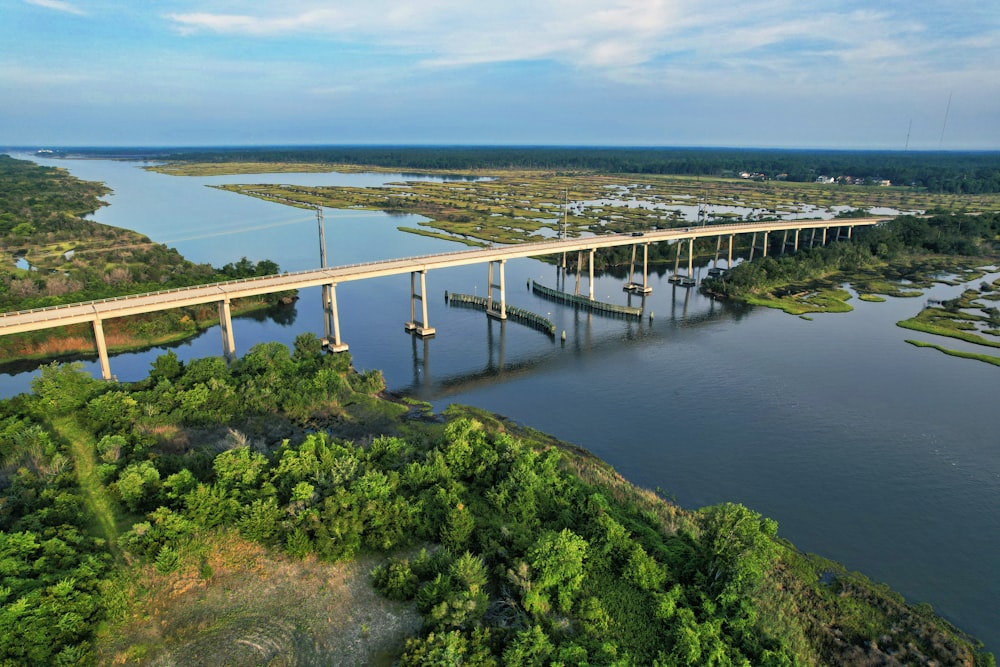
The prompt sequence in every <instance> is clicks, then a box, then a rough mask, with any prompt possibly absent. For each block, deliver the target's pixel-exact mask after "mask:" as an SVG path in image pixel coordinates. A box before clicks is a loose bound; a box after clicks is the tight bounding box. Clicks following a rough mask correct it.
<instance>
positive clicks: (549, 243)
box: [0, 219, 858, 320]
mask: <svg viewBox="0 0 1000 667" xmlns="http://www.w3.org/2000/svg"><path fill="white" fill-rule="evenodd" d="M857 221H858V219H843V220H838V219H832V220H821V219H816V220H794V221H784V220H781V221H769V222H774V223H777V224H785V223H807V224H808V223H830V225H829V226H830V227H837V226H843V225H849V224H851V223H852V222H853V223H856V222H857ZM838 222H839V223H841V224H840V225H838V224H837V223H838ZM760 224H762V223H756V222H739V223H733V222H728V223H720V224H713V225H696V226H692V227H685V228H681V227H674V228H669V229H661V230H655V231H654V232H653V233H654V234H655V233H656V232H679V233H681V234H684V233H690V232H691V231H693V230H705V229H709V228H711V229H716V230H720V231H723V230H736V229H740V228H745V227H748V226H756V225H760ZM763 224H769V223H763ZM817 226H821V225H817ZM593 236H594V237H595V238H600V237H601V236H621V237H631V238H635V239H636V242H637V243H641V241H640V240H639V239H641V238H644V237H645V235H643V237H633V235H632V233H631V232H621V233H616V234H606V235H602V234H594V235H593ZM585 238H590V237H578V238H576V239H573V240H574V241H580V240H583V239H585ZM567 240H568V239H555V240H546V241H537V242H534V243H527V244H524V243H520V244H514V245H502V246H500V247H487V248H476V249H471V250H453V251H450V252H437V253H430V254H426V255H415V256H411V257H396V258H389V259H378V260H372V261H368V262H354V263H351V264H340V265H338V266H331V267H327V268H325V269H323V268H316V269H304V270H302V271H292V272H288V271H286V272H284V273H279V274H274V275H269V276H254V277H252V278H235V279H233V280H223V281H220V282H214V283H203V284H200V285H187V286H185V287H174V288H172V289H166V290H156V291H153V292H141V293H138V294H123V295H121V296H112V297H106V298H104V299H92V300H89V301H77V302H75V303H62V304H58V305H55V306H42V307H41V308H29V309H26V310H14V311H9V312H5V313H0V320H2V319H4V318H7V317H15V316H22V315H30V314H35V313H52V312H56V311H59V310H63V309H67V308H81V307H86V306H98V305H100V304H105V303H115V302H117V301H123V300H125V299H137V298H147V297H156V296H167V295H170V294H180V293H183V292H193V291H196V290H205V289H211V288H219V289H220V290H221V289H222V288H223V287H225V286H227V285H233V286H235V285H246V284H250V283H254V282H260V281H275V280H277V279H280V278H284V277H288V278H289V282H295V280H294V279H295V278H301V277H305V276H309V275H315V274H318V273H323V272H325V271H335V270H338V269H353V268H358V267H362V266H372V267H375V266H384V265H387V264H393V263H399V262H405V263H414V262H420V261H421V260H433V259H438V258H443V257H458V256H460V255H474V254H478V253H482V252H483V251H484V250H494V251H495V250H499V249H503V248H509V249H515V248H523V247H524V246H526V245H535V244H537V245H538V246H546V247H554V248H557V247H558V246H559V245H560V244H561V243H564V242H566V241H567ZM543 254H544V253H543Z"/></svg>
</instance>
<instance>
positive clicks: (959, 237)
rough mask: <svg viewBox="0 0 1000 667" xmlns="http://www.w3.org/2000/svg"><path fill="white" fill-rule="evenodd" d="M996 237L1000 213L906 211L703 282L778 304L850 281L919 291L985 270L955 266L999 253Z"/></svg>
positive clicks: (895, 292) (894, 292) (863, 287)
mask: <svg viewBox="0 0 1000 667" xmlns="http://www.w3.org/2000/svg"><path fill="white" fill-rule="evenodd" d="M998 238H1000V215H998V214H996V213H992V214H983V215H974V216H973V215H961V214H952V215H937V216H933V217H930V218H916V217H911V216H900V217H898V218H895V219H894V220H892V221H891V222H888V223H885V224H882V225H879V226H877V227H867V228H864V229H857V230H855V234H854V236H853V239H851V240H850V241H838V242H835V243H833V244H830V245H829V246H823V247H816V248H809V249H805V250H802V251H800V252H798V253H796V254H794V255H784V256H778V257H775V256H774V255H769V256H767V257H761V258H760V259H756V260H754V261H752V262H743V263H741V264H739V265H737V266H735V267H733V268H732V269H731V270H729V271H727V272H726V273H725V274H723V275H722V276H721V277H719V278H709V279H706V280H705V283H704V284H705V288H706V289H707V290H709V291H710V292H712V293H714V294H717V295H720V296H725V297H730V298H737V299H741V300H744V301H747V302H750V303H759V304H762V305H771V306H776V307H785V305H786V304H788V302H789V301H790V300H791V301H796V300H799V299H797V297H798V296H806V297H811V296H812V295H813V294H814V293H815V292H816V291H817V290H818V289H821V288H824V287H836V286H839V285H841V284H843V283H844V282H850V283H851V284H852V286H853V287H854V288H855V289H856V290H857V291H858V292H860V293H862V294H866V295H875V294H884V295H887V296H919V295H920V292H919V291H918V288H920V287H923V286H929V285H930V284H931V283H932V281H934V280H941V278H939V277H938V276H939V274H941V273H942V272H946V271H947V272H949V273H955V272H959V273H962V275H961V280H962V281H966V280H972V279H975V277H976V276H977V275H982V274H981V271H979V270H963V269H960V268H959V269H956V268H955V266H956V264H961V263H962V262H963V261H975V262H976V263H977V264H979V265H982V264H985V263H988V262H989V261H992V260H991V259H989V258H996V257H997V256H1000V253H998V250H997V247H996V244H997V239H998ZM963 257H964V258H967V259H965V260H963V259H962V258H963ZM871 298H872V297H871V296H868V298H866V300H871ZM806 300H807V301H808V300H809V299H808V298H807V299H806ZM803 307H808V306H803ZM787 310H788V312H805V311H802V310H795V308H790V309H787ZM984 319H985V318H984ZM901 326H905V325H901Z"/></svg>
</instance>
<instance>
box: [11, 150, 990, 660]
mask: <svg viewBox="0 0 1000 667" xmlns="http://www.w3.org/2000/svg"><path fill="white" fill-rule="evenodd" d="M40 162H43V163H45V164H56V165H58V166H63V167H67V168H68V169H69V170H70V171H71V172H72V173H73V174H74V175H76V176H79V177H81V178H84V179H88V180H100V181H104V182H106V183H107V184H108V185H109V186H110V187H112V188H113V189H114V190H115V194H114V195H113V196H111V197H109V198H108V201H109V202H110V203H111V206H110V207H106V208H104V209H102V210H101V211H100V212H98V214H97V215H96V216H95V217H96V219H97V220H99V221H101V222H105V223H108V224H113V225H118V226H122V227H128V228H132V229H136V230H138V231H140V232H142V233H144V234H147V235H149V236H150V237H152V238H153V239H154V240H158V241H163V242H167V243H169V244H170V245H173V246H175V247H176V248H178V250H180V251H181V252H182V253H183V254H184V255H185V256H187V257H189V258H190V259H192V260H195V261H201V262H211V263H212V264H214V265H216V266H220V265H222V264H225V263H227V262H231V261H235V260H238V259H239V258H240V257H241V256H247V257H249V258H251V259H254V260H258V259H263V258H270V259H273V260H274V261H276V262H278V263H279V264H280V265H281V267H282V268H283V269H287V270H297V269H306V268H313V267H315V266H317V265H318V256H319V253H318V250H317V247H316V236H317V234H316V221H315V217H314V216H313V215H311V214H310V213H309V212H307V211H299V210H297V209H291V208H288V207H284V206H280V205H277V204H272V203H268V202H263V201H258V200H254V199H251V198H249V197H243V196H240V195H235V194H230V193H226V192H221V191H218V190H214V189H212V188H208V187H204V186H205V185H206V184H215V183H220V182H251V183H253V182H263V181H268V182H279V183H299V184H303V183H308V184H313V183H315V184H350V185H374V184H377V183H380V182H384V181H389V180H399V176H398V175H396V176H394V175H384V174H359V175H343V174H278V175H268V176H239V177H218V178H179V177H171V176H163V175H159V174H151V173H146V172H143V171H142V170H140V169H138V168H137V167H136V166H135V164H134V163H133V164H130V163H117V162H109V161H74V162H52V161H40ZM325 217H326V223H327V242H328V248H329V255H330V263H331V264H343V263H350V262H357V261H364V260H370V259H379V258H385V257H392V256H396V257H399V256H407V255H415V254H423V253H429V252H441V251H445V250H454V249H457V248H456V246H455V245H454V244H449V243H447V242H443V241H439V240H436V239H428V238H423V237H418V236H414V235H410V234H405V233H401V232H398V231H397V230H396V227H397V226H401V225H402V226H410V227H412V226H415V225H416V223H417V222H419V221H420V220H421V218H419V217H417V216H388V215H385V214H381V213H372V212H345V211H332V210H328V211H327V212H326V214H325ZM994 277H995V275H994ZM531 278H534V279H535V280H539V281H540V282H542V283H544V284H546V285H549V286H555V285H556V284H557V281H558V280H559V278H558V275H557V270H556V269H555V268H554V267H551V266H547V265H544V264H541V263H540V262H536V261H533V260H517V261H512V262H509V263H508V267H507V289H508V302H509V303H511V304H513V305H517V306H520V307H523V308H527V309H529V310H533V311H535V312H539V313H541V314H543V315H546V316H547V317H548V318H549V319H551V320H552V321H553V322H555V324H556V326H557V328H558V329H559V330H560V331H562V330H565V331H566V334H567V340H566V342H565V343H561V342H560V341H559V340H558V339H556V340H554V341H553V340H552V339H550V338H548V337H547V336H545V335H543V334H541V333H539V332H537V331H534V330H531V329H528V328H526V327H523V326H520V325H518V324H515V323H513V322H508V323H505V324H501V323H497V322H491V321H489V320H487V318H486V317H485V315H483V314H482V313H480V312H477V311H473V310H465V309H459V308H450V307H449V306H447V305H446V304H445V302H444V291H445V290H448V291H452V292H467V293H477V294H484V293H485V291H486V285H487V268H486V266H481V267H465V268H458V269H450V270H441V271H435V272H431V273H430V274H428V299H429V301H428V303H429V306H430V314H429V318H428V319H429V324H430V325H431V326H434V327H436V328H437V331H438V334H437V336H436V337H434V338H433V339H430V340H426V341H421V340H419V339H416V338H412V337H411V336H409V335H407V334H405V333H404V332H403V322H404V321H405V320H407V319H409V301H408V290H409V280H408V278H407V277H406V276H399V277H394V278H384V279H379V280H371V281H364V282H360V283H348V284H345V285H341V286H339V287H338V288H337V297H338V305H339V307H340V312H341V331H342V336H343V339H344V340H345V342H347V343H348V344H349V345H350V347H351V353H352V355H353V358H354V364H355V366H356V367H358V368H359V369H369V368H379V369H382V370H383V371H384V373H385V376H386V380H387V382H388V385H389V387H390V388H391V389H393V390H395V391H398V392H402V393H406V394H409V395H413V396H416V397H418V398H422V399H425V400H428V401H430V402H432V403H433V404H434V405H435V406H436V408H437V409H443V408H444V406H446V405H447V404H448V403H452V402H460V403H466V404H471V405H476V406H479V407H483V408H486V409H489V410H492V411H494V412H498V413H500V414H503V415H506V416H507V417H510V418H512V419H514V420H516V421H518V422H520V423H523V424H526V425H530V426H532V427H534V428H538V429H541V430H543V431H547V432H549V433H552V434H554V435H556V436H558V437H560V438H563V439H565V440H568V441H570V442H574V443H576V444H579V445H581V446H584V447H586V448H587V449H589V450H590V451H592V452H594V453H595V454H597V455H598V456H600V457H602V458H604V459H605V460H607V461H609V462H610V463H611V464H612V465H614V466H615V467H616V468H617V469H618V470H619V471H620V472H621V473H622V474H623V475H625V476H626V477H627V478H628V479H630V480H631V481H633V482H635V483H636V484H639V485H641V486H646V487H650V488H659V489H661V490H663V491H664V492H665V493H667V494H670V495H672V496H673V497H675V498H676V499H677V501H678V502H680V503H681V504H683V505H685V506H687V507H700V506H703V505H706V504H711V503H717V502H722V501H735V502H741V503H743V504H745V505H747V506H749V507H752V508H754V509H755V510H757V511H760V512H762V513H764V514H766V515H768V516H771V517H773V518H775V519H776V520H777V521H778V523H779V527H780V532H781V534H782V535H783V536H784V537H786V538H788V539H790V540H792V541H793V542H794V543H795V544H796V545H798V546H799V547H800V548H802V549H804V550H807V551H814V552H818V553H821V554H823V555H825V556H828V557H830V558H833V559H835V560H838V561H841V562H842V563H844V564H845V565H847V567H849V568H851V569H856V570H860V571H862V572H864V573H865V574H867V575H869V576H870V577H872V578H873V579H875V580H878V581H884V582H886V583H888V584H890V585H891V586H892V587H893V588H895V589H897V590H899V591H900V592H902V593H903V594H904V595H905V596H906V597H907V599H909V600H911V601H914V602H921V601H926V602H930V603H931V604H932V605H933V606H934V608H935V609H936V610H937V611H938V612H939V613H941V614H943V615H944V616H946V617H947V618H949V619H950V620H952V621H953V622H955V623H956V624H957V625H959V626H960V627H962V628H963V629H965V630H967V631H969V632H971V633H972V634H974V635H976V636H978V637H979V638H981V639H982V640H983V641H984V642H985V643H986V644H987V648H989V649H991V650H993V651H1000V606H998V605H997V604H996V600H997V599H1000V559H998V558H997V557H996V554H997V553H998V552H1000V518H998V514H997V512H996V510H995V508H996V507H997V506H998V505H1000V451H998V447H1000V421H998V420H997V417H996V412H995V410H996V396H997V393H996V392H997V388H998V387H1000V370H998V369H997V368H996V367H994V366H990V365H987V364H983V363H979V362H974V361H969V360H963V359H956V358H952V357H948V356H945V355H943V354H940V353H937V352H935V351H933V350H922V349H918V348H915V347H913V346H910V345H907V344H905V343H904V342H903V341H904V339H906V338H921V339H925V340H934V337H933V336H927V335H923V334H918V333H916V332H912V331H906V330H903V329H900V328H898V327H896V326H895V322H896V321H897V320H900V319H904V318H906V317H910V316H912V315H913V314H915V313H916V312H917V311H918V310H919V309H920V308H921V307H922V305H923V302H924V299H923V298H921V299H890V300H889V301H887V302H886V303H865V302H861V301H858V300H856V299H855V300H853V301H852V303H853V305H854V308H855V310H854V311H853V312H851V313H847V314H839V315H826V316H822V315H819V316H815V319H814V320H813V321H806V320H803V319H800V318H796V317H792V316H789V315H785V314H783V313H780V312H776V311H771V310H766V309H747V308H741V307H735V306H732V305H729V304H721V303H717V302H714V301H712V300H710V299H707V298H705V297H703V296H701V295H700V294H698V293H697V292H696V291H694V290H686V289H683V288H676V287H674V286H673V285H671V284H670V283H669V282H667V281H666V276H665V275H664V276H653V277H652V279H651V283H652V287H653V290H654V291H653V293H652V294H651V295H650V296H648V297H647V298H646V301H645V307H646V311H647V312H649V311H652V312H653V313H654V318H653V319H652V320H651V321H650V320H649V319H646V318H644V319H643V320H642V321H641V322H628V321H624V320H617V319H606V318H600V317H596V316H591V315H587V314H581V313H576V312H574V311H573V310H571V309H568V308H565V307H563V306H561V305H558V304H554V303H550V302H547V301H544V300H542V299H539V298H537V297H534V296H533V295H532V294H531V293H530V291H529V290H528V289H527V281H528V280H529V279H531ZM623 282H624V281H623V279H622V278H620V277H618V278H615V277H611V276H604V277H600V278H598V279H597V280H596V283H595V296H596V297H597V298H599V299H603V300H609V301H615V302H618V303H624V302H625V300H626V299H628V298H629V297H627V296H626V295H625V294H624V293H623V292H622V291H621V285H622V283H623ZM978 282H979V281H976V283H975V284H978ZM572 283H573V279H572V278H571V279H570V281H569V285H570V289H572ZM583 284H584V286H585V284H586V278H584V281H583ZM584 289H586V288H585V287H584ZM961 289H962V288H960V287H950V286H939V287H935V288H934V289H933V290H931V291H929V292H928V293H927V294H926V297H929V298H948V297H950V296H954V295H957V294H958V293H959V292H960V291H961ZM301 297H302V298H301V299H300V301H299V302H298V304H297V305H296V307H295V316H294V317H293V318H290V319H292V320H293V321H291V322H290V323H284V324H279V323H275V322H274V321H271V320H264V321H258V320H254V319H248V318H244V319H239V320H237V321H236V322H235V325H234V328H235V335H236V344H237V348H238V350H240V351H245V350H247V349H248V348H249V347H250V346H252V345H253V344H255V343H258V342H263V341H269V340H279V341H282V342H285V343H288V344H291V342H292V341H293V340H294V338H295V336H296V335H298V334H299V333H302V332H304V331H313V332H317V333H318V332H321V331H322V319H321V312H320V296H319V293H318V291H317V290H305V291H303V292H302V294H301ZM926 297H925V298H926ZM631 299H632V302H633V304H636V305H638V304H639V303H640V302H641V299H639V298H637V297H631ZM937 342H941V341H937ZM944 344H945V345H946V346H948V347H953V348H962V347H967V346H965V345H964V344H963V343H961V342H960V341H952V340H947V341H944ZM175 349H176V351H177V353H178V354H179V355H180V356H181V357H182V358H192V357H199V356H206V355H218V354H220V353H221V344H220V336H219V333H218V330H217V329H213V330H210V331H208V332H206V333H205V334H204V335H202V336H200V337H199V338H198V339H196V340H193V341H190V342H188V343H185V344H183V345H181V346H179V347H177V348H175ZM161 352H162V350H161V351H150V352H146V353H138V354H128V355H119V356H116V357H113V358H112V360H111V367H112V371H113V372H114V373H116V374H117V375H118V376H119V378H121V379H122V380H134V379H139V378H140V377H142V376H144V375H145V374H146V372H147V370H148V368H149V364H150V362H151V361H152V360H153V359H154V358H155V357H156V356H157V355H158V354H160V353H161ZM89 367H90V368H91V369H93V372H95V373H97V372H98V371H97V370H96V364H93V363H92V364H90V365H89ZM30 378H31V374H29V373H23V374H19V375H13V376H12V375H7V376H0V393H2V394H4V395H10V394H12V393H16V392H18V391H23V390H26V389H27V388H28V385H29V382H30Z"/></svg>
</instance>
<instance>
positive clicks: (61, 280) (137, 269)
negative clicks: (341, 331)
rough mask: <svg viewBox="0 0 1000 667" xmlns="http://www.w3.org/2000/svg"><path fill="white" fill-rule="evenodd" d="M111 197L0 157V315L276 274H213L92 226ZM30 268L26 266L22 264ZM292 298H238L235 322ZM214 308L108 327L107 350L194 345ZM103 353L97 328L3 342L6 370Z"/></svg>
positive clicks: (269, 269) (258, 265)
mask: <svg viewBox="0 0 1000 667" xmlns="http://www.w3.org/2000/svg"><path fill="white" fill-rule="evenodd" d="M108 192H109V191H108V189H107V188H106V187H104V185H102V184H99V183H87V182H85V181H80V180H78V179H76V178H73V177H71V176H69V175H68V174H67V173H66V172H65V171H64V170H62V169H54V168H51V167H41V166H39V165H36V164H35V163H33V162H28V161H25V160H15V159H13V158H11V157H8V156H6V155H0V310H3V311H14V310H27V309H30V308H43V307H48V306H58V305H60V304H65V303H76V302H79V301H88V300H92V299H104V298H109V297H116V296H121V295H124V294H138V293H143V292H152V291H156V290H162V289H172V288H177V287H187V286H190V285H198V284H203V283H209V282H217V281H221V280H229V279H238V278H248V277H253V276H261V275H270V274H274V273H277V272H278V270H279V268H278V265H277V264H275V263H274V262H272V261H269V260H262V261H260V262H251V261H249V260H247V259H246V258H243V259H241V260H240V261H239V262H235V263H231V264H227V265H226V266H224V267H222V268H221V269H214V268H212V267H211V266H209V265H207V264H194V263H192V262H189V261H187V260H185V259H184V258H183V257H181V255H180V254H179V253H178V252H177V251H176V250H174V249H172V248H168V247H166V246H164V245H162V244H159V243H154V242H152V241H150V240H149V239H148V238H147V237H145V236H142V235H141V234H137V233H135V232H131V231H128V230H125V229H119V228H116V227H110V226H108V225H102V224H98V223H96V222H93V221H91V220H87V219H85V218H84V216H85V215H87V214H90V213H93V212H94V211H96V210H97V209H98V208H99V207H100V206H102V205H103V202H101V201H100V199H99V198H100V197H101V196H103V195H106V194H107V193H108ZM17 260H21V262H20V263H21V264H23V263H27V265H28V266H27V267H23V266H19V263H18V262H17ZM287 296H288V295H270V296H267V297H261V298H255V299H244V300H237V301H236V302H234V304H233V311H234V312H235V313H237V314H241V313H246V312H249V311H253V310H260V309H265V308H268V307H270V306H272V305H274V303H275V302H276V301H278V300H280V299H282V298H285V297H287ZM217 318H218V314H217V312H216V309H215V308H213V307H211V306H207V307H200V308H188V309H184V310H177V311H172V312H165V313H157V314H150V315H143V316H137V317H131V318H122V319H116V320H110V321H108V322H107V323H106V325H105V326H106V331H105V333H106V335H107V339H108V344H109V347H110V348H111V349H112V350H115V351H119V350H123V349H134V348H140V347H144V346H149V345H151V344H163V343H166V342H172V341H176V340H182V339H184V338H187V337H190V336H191V335H193V334H195V333H196V332H197V331H199V330H201V329H204V328H205V327H207V326H210V325H211V324H213V323H214V322H216V321H217ZM80 353H84V354H88V353H89V354H95V348H94V343H93V336H92V332H91V331H90V328H89V326H87V325H79V326H73V327H69V328H67V330H65V331H62V332H58V333H56V332H53V331H51V330H45V331H38V332H34V333H28V334H18V335H13V336H4V337H3V338H2V339H0V355H2V357H3V360H4V362H8V363H9V362H11V361H14V360H23V359H43V358H52V357H57V356H62V355H70V354H73V355H78V354H80Z"/></svg>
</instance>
